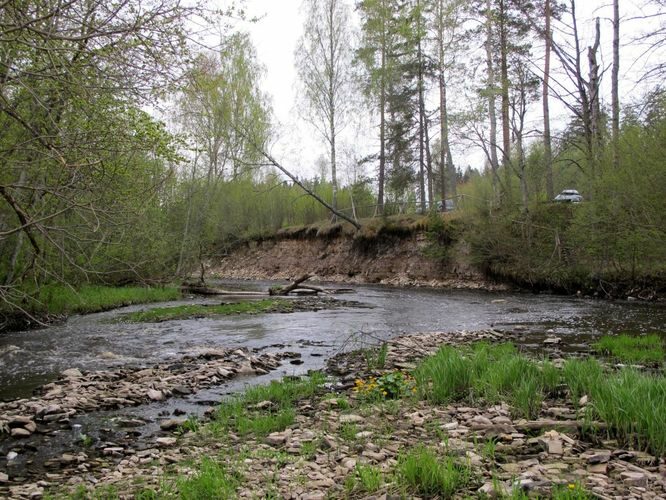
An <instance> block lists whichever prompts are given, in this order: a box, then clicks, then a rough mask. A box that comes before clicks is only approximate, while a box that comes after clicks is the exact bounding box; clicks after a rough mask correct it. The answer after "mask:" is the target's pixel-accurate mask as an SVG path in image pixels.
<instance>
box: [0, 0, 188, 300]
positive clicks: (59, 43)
mask: <svg viewBox="0 0 666 500" xmlns="http://www.w3.org/2000/svg"><path fill="white" fill-rule="evenodd" d="M199 13H200V10H199V9H198V8H197V6H196V5H191V6H188V7H185V6H182V5H181V4H180V3H179V2H177V1H171V0H167V1H165V2H161V3H160V4H156V3H151V4H142V5H139V3H138V2H135V1H129V2H123V3H121V4H118V5H111V4H109V3H107V2H87V3H86V2H69V3H67V4H62V3H60V2H57V1H51V0H46V1H43V2H34V1H29V2H15V1H10V2H7V3H6V4H4V5H3V9H2V14H0V31H2V32H3V33H9V32H11V33H12V36H11V37H10V38H8V39H7V40H4V41H3V50H2V56H0V65H1V66H2V67H3V68H5V70H7V69H8V68H10V70H9V72H6V71H4V70H3V75H2V78H0V93H1V94H2V96H3V99H2V102H1V103H0V150H1V151H2V164H3V169H2V172H0V220H2V224H1V225H0V256H2V258H1V259H0V282H1V283H2V285H3V286H2V288H0V301H3V302H4V303H5V304H7V305H8V306H9V307H10V308H13V309H15V310H20V309H21V303H23V302H24V300H29V298H30V297H28V294H29V293H32V292H34V289H35V288H36V287H37V288H38V287H39V286H41V285H42V284H51V283H54V282H61V283H62V282H64V283H69V284H76V283H80V282H82V281H93V282H106V283H127V282H129V281H135V282H136V281H141V280H142V278H146V277H151V278H159V277H162V276H165V275H168V274H169V266H168V264H167V263H168V260H169V248H168V247H169V245H168V244H167V242H166V241H164V240H163V239H162V238H155V235H158V234H161V232H162V231H163V229H164V226H162V225H161V224H162V223H163V222H164V217H163V213H162V212H161V207H162V206H163V203H164V201H165V198H166V193H167V191H168V189H169V187H170V183H171V181H172V175H171V174H172V166H173V164H175V163H176V162H178V161H179V155H178V152H177V148H178V146H177V141H176V140H175V138H174V137H173V136H172V135H171V134H170V133H169V132H167V131H166V128H165V126H164V125H163V124H161V123H160V122H158V121H157V120H156V119H155V118H153V117H151V116H150V115H148V114H147V113H146V112H145V111H142V110H141V107H142V106H143V105H144V104H145V103H146V102H147V101H149V100H152V99H155V98H156V97H157V96H158V94H160V93H162V92H164V90H165V89H166V88H169V86H170V85H171V83H172V82H173V81H174V78H175V77H177V74H178V73H180V70H179V69H178V68H177V67H176V66H175V63H176V62H178V61H182V60H183V59H186V58H187V53H188V47H187V44H186V43H184V40H185V39H186V38H187V37H188V32H187V28H186V24H188V23H189V22H190V21H193V20H194V18H195V17H196V16H197V15H198V14H199ZM148 41H149V42H148Z"/></svg>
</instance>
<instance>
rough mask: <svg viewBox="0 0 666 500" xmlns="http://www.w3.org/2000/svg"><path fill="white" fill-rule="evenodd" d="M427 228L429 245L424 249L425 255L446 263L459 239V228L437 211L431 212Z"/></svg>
mask: <svg viewBox="0 0 666 500" xmlns="http://www.w3.org/2000/svg"><path fill="white" fill-rule="evenodd" d="M427 228H428V229H427V231H426V237H427V239H428V245H427V246H426V247H425V248H424V249H423V253H424V254H425V255H426V256H428V257H430V258H433V259H437V260H439V261H442V262H446V260H447V259H448V256H449V251H450V249H451V246H452V245H453V243H454V242H455V241H456V240H457V239H458V238H459V235H460V230H459V228H457V227H456V226H455V225H454V223H453V222H452V221H450V220H446V219H445V218H444V217H443V216H442V215H441V214H439V213H437V212H435V211H431V212H430V214H429V215H428V222H427Z"/></svg>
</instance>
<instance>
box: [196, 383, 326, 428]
mask: <svg viewBox="0 0 666 500" xmlns="http://www.w3.org/2000/svg"><path fill="white" fill-rule="evenodd" d="M324 381H325V377H324V375H322V374H321V373H318V372H315V373H313V374H311V375H310V376H309V377H308V378H306V379H285V380H283V381H282V382H277V381H273V382H271V383H270V384H268V385H262V386H257V387H252V388H250V389H248V390H247V391H246V392H245V393H244V394H242V395H240V396H238V397H236V398H234V399H232V400H230V401H227V402H225V403H223V404H222V405H220V407H219V409H218V411H217V415H216V418H215V420H214V421H213V422H212V423H211V424H210V426H209V429H210V430H211V431H212V432H213V434H214V435H215V436H218V437H220V436H226V435H227V433H228V432H234V433H236V434H238V435H241V436H247V435H254V436H258V437H262V436H266V435H268V434H270V433H272V432H279V431H282V430H284V429H286V428H287V427H289V426H290V425H292V424H293V423H294V420H295V417H296V410H295V409H294V403H295V402H296V401H298V400H300V399H304V398H312V397H313V396H314V395H315V394H316V393H317V392H318V391H319V388H320V387H321V386H322V384H323V383H324ZM260 403H261V404H260Z"/></svg>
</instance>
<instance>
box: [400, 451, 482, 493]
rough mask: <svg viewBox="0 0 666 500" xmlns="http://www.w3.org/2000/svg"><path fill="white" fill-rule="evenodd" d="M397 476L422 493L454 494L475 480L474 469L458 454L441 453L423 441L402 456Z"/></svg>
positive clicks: (409, 488) (405, 483)
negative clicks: (442, 454) (461, 460)
mask: <svg viewBox="0 0 666 500" xmlns="http://www.w3.org/2000/svg"><path fill="white" fill-rule="evenodd" d="M397 477H398V481H399V483H400V484H402V485H403V486H404V487H406V488H407V489H408V490H409V491H412V492H415V493H417V494H419V495H425V496H427V497H431V496H439V497H440V498H451V497H452V496H453V495H454V493H456V492H458V491H460V490H463V489H465V488H467V486H468V485H469V484H470V483H471V482H472V471H471V469H470V468H469V467H468V466H467V465H465V464H461V463H459V462H458V461H457V460H456V459H455V458H453V457H450V456H445V457H438V456H437V454H436V453H435V452H434V451H433V450H431V449H429V448H426V447H425V446H423V445H420V446H417V447H416V448H414V449H412V450H410V451H409V452H408V453H407V454H406V455H404V456H403V457H401V458H400V460H399V462H398V470H397Z"/></svg>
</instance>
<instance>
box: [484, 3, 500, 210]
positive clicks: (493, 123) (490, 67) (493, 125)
mask: <svg viewBox="0 0 666 500" xmlns="http://www.w3.org/2000/svg"><path fill="white" fill-rule="evenodd" d="M490 7H491V2H490V0H486V9H487V12H486V66H487V71H488V75H487V80H488V81H487V88H488V119H489V120H490V169H491V171H492V183H493V195H494V197H495V200H494V202H495V204H497V202H498V200H499V185H498V184H499V183H498V180H499V177H498V170H499V160H498V158H497V111H496V108H495V69H494V64H493V49H492V18H491V10H490Z"/></svg>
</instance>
